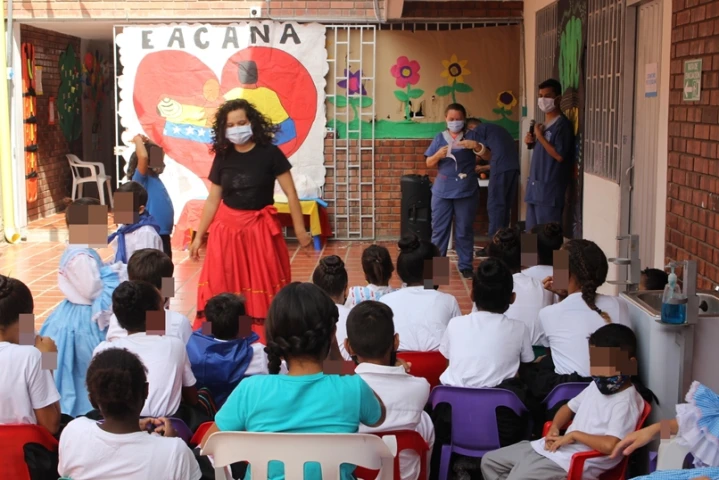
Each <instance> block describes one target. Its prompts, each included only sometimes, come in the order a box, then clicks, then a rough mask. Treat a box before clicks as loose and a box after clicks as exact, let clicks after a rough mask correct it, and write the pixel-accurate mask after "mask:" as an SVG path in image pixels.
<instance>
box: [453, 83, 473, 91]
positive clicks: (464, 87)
mask: <svg viewBox="0 0 719 480" xmlns="http://www.w3.org/2000/svg"><path fill="white" fill-rule="evenodd" d="M454 89H455V90H457V91H458V92H459V93H472V92H473V91H474V90H473V89H472V87H470V86H469V85H467V84H466V83H455V84H454Z"/></svg>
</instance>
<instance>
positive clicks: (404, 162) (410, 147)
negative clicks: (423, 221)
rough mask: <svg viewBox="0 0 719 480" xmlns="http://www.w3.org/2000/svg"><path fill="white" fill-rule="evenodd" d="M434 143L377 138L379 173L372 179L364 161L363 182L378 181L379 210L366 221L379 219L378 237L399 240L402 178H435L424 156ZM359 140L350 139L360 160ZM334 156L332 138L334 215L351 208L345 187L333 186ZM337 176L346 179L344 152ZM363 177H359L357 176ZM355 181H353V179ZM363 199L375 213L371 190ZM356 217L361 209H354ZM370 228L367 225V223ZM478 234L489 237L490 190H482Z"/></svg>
mask: <svg viewBox="0 0 719 480" xmlns="http://www.w3.org/2000/svg"><path fill="white" fill-rule="evenodd" d="M429 144H430V140H376V141H375V162H374V168H375V176H374V179H372V178H371V170H370V169H371V164H370V163H369V162H365V163H363V165H362V167H363V169H364V172H363V173H364V177H363V178H362V179H361V181H362V182H368V181H374V184H375V210H374V216H373V219H372V220H370V219H367V220H366V222H369V221H374V222H375V236H376V238H377V239H378V240H396V239H397V238H398V237H399V236H400V234H401V231H400V219H401V210H400V204H401V201H402V200H401V195H400V179H401V178H402V175H407V174H418V175H429V176H430V178H431V179H434V177H435V176H436V174H437V169H436V168H431V169H428V168H427V165H426V163H425V159H424V152H425V150H427V147H428V146H429ZM363 146H365V147H367V146H371V142H370V141H367V140H365V141H364V142H363ZM357 148H358V147H357V142H356V141H354V142H350V158H351V159H352V160H353V161H356V158H355V157H354V152H356V151H357ZM333 162H334V161H333V158H332V140H331V139H327V140H325V166H326V167H327V168H328V171H327V178H326V179H325V182H326V184H325V192H326V196H328V197H330V198H333V197H336V198H337V199H338V201H337V204H336V205H331V206H330V208H329V210H328V213H329V215H330V218H332V217H333V216H334V215H335V212H338V213H340V214H345V213H346V208H348V206H347V203H346V201H345V200H344V197H345V196H346V195H344V194H343V191H342V189H341V188H340V190H339V191H337V192H336V191H335V187H334V185H333V181H334V176H333V172H332V166H333V165H334V163H333ZM336 162H337V175H338V177H340V178H343V177H344V175H345V165H346V163H345V158H344V157H343V154H342V153H341V152H338V154H337V160H336ZM357 180H359V179H357ZM350 183H352V181H351V182H350ZM358 183H359V182H355V184H354V185H351V186H350V190H351V192H356V191H358V190H357V189H358V186H357V185H358ZM362 198H363V200H366V201H367V204H366V206H365V210H364V211H363V212H362V213H363V214H367V215H371V214H372V213H373V212H372V211H371V209H370V208H369V207H370V206H371V205H370V203H369V202H370V201H371V194H370V192H363V193H362ZM352 213H353V216H354V217H356V216H357V213H359V212H352ZM365 227H366V228H367V225H365ZM474 227H475V236H477V237H480V236H486V234H487V229H488V228H489V221H488V218H487V191H486V189H481V192H480V205H479V210H478V212H477V218H476V220H475V224H474ZM339 228H340V229H344V228H345V225H344V224H343V223H342V222H340V223H339ZM352 228H353V230H359V225H357V224H353V225H352Z"/></svg>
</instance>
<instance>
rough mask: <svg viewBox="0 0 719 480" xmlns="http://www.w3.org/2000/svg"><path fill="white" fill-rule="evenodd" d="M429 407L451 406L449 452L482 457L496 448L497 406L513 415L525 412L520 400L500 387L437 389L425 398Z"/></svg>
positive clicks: (497, 437) (497, 440)
mask: <svg viewBox="0 0 719 480" xmlns="http://www.w3.org/2000/svg"><path fill="white" fill-rule="evenodd" d="M429 401H430V403H431V404H432V408H433V409H434V408H436V407H437V405H439V404H440V403H448V404H450V405H451V406H452V434H451V438H452V440H451V443H452V450H453V451H455V452H457V453H460V454H462V455H467V454H468V453H463V451H466V452H471V453H474V455H472V456H482V455H484V454H485V453H487V452H490V451H492V450H496V449H498V448H500V444H499V431H498V429H497V407H507V408H511V409H512V410H513V411H514V413H516V414H517V415H519V416H521V415H525V414H527V413H528V411H527V408H526V407H525V406H524V404H523V403H522V401H521V400H520V399H519V398H518V397H517V395H515V394H514V393H513V392H510V391H509V390H504V389H502V388H461V387H446V386H439V387H437V388H435V389H434V390H432V394H431V395H430V397H429Z"/></svg>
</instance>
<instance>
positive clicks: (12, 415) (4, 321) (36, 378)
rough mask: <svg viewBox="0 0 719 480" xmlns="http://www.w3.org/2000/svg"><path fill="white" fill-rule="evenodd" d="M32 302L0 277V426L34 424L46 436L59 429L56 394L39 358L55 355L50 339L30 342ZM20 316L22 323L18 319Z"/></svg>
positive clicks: (19, 286)
mask: <svg viewBox="0 0 719 480" xmlns="http://www.w3.org/2000/svg"><path fill="white" fill-rule="evenodd" d="M34 306H35V304H34V301H33V298H32V294H31V293H30V289H29V288H27V285H25V284H24V283H23V282H21V281H20V280H17V279H15V278H10V277H6V276H4V275H0V425H4V424H25V423H29V424H37V425H40V426H42V427H45V428H46V429H47V430H48V431H49V432H50V433H52V434H55V433H57V431H58V429H59V428H60V394H59V393H58V391H57V388H55V381H54V380H53V378H52V370H49V369H45V368H43V365H42V363H43V362H42V355H43V354H48V353H50V354H51V353H53V352H57V348H56V347H55V343H54V342H53V341H52V339H50V338H47V337H45V338H43V337H35V338H34V342H35V345H34V346H33V345H25V344H21V341H22V343H24V342H25V341H27V340H32V339H33V337H32V335H31V334H30V335H28V332H27V331H26V329H27V330H29V332H32V325H31V324H30V325H21V324H23V323H26V322H27V323H31V322H32V314H33V309H34ZM21 317H22V320H21Z"/></svg>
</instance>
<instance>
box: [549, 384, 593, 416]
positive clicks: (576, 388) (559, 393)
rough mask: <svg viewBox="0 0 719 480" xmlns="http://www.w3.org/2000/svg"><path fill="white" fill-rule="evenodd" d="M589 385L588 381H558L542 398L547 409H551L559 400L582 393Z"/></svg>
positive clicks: (569, 398)
mask: <svg viewBox="0 0 719 480" xmlns="http://www.w3.org/2000/svg"><path fill="white" fill-rule="evenodd" d="M588 386H589V382H569V383H560V384H559V385H557V386H556V387H554V388H553V389H552V391H551V392H549V395H547V397H546V398H545V399H544V400H542V404H543V405H544V406H545V407H546V409H547V410H551V409H553V408H554V407H555V406H556V405H557V404H558V403H559V402H562V401H569V400H571V399H573V398H574V397H576V396H577V395H579V394H580V393H582V391H583V390H584V389H585V388H587V387H588Z"/></svg>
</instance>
